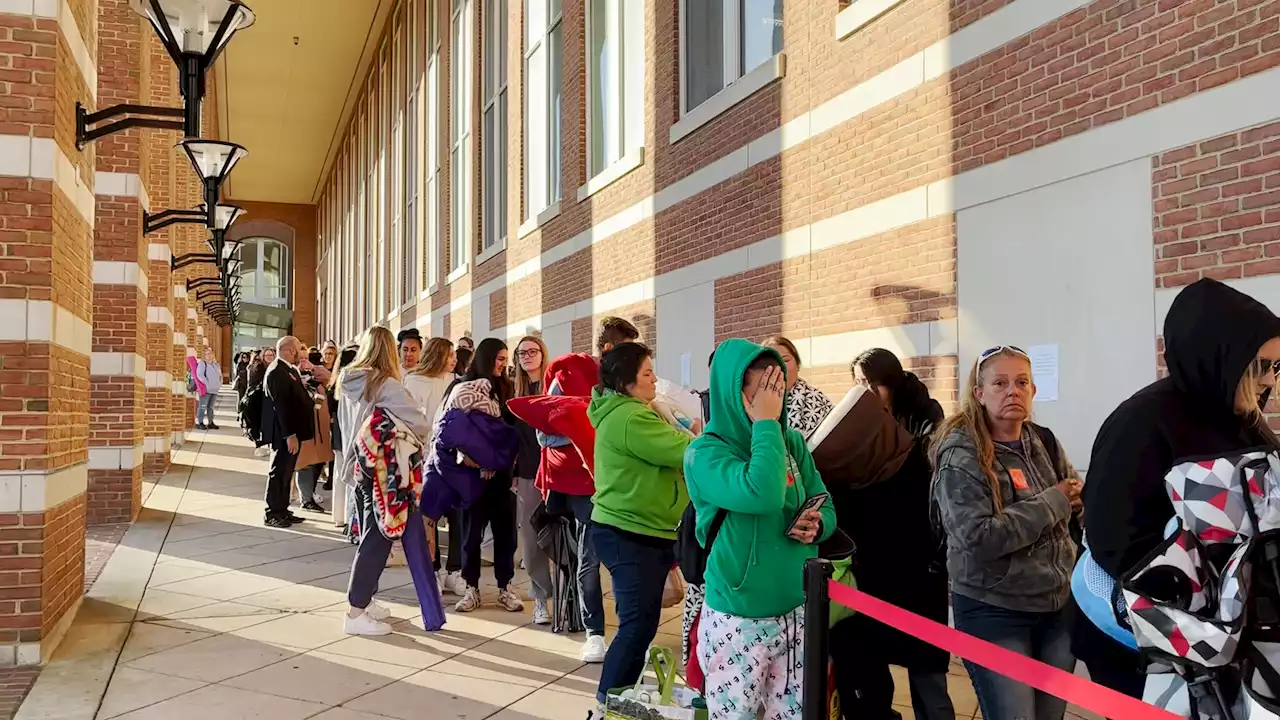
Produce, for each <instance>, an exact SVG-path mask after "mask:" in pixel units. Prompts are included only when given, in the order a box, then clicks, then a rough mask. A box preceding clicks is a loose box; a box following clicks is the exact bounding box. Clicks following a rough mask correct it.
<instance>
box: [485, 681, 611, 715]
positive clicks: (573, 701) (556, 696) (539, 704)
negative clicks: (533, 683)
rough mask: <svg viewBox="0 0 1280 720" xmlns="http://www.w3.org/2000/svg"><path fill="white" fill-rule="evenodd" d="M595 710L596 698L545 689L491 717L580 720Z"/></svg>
mask: <svg viewBox="0 0 1280 720" xmlns="http://www.w3.org/2000/svg"><path fill="white" fill-rule="evenodd" d="M595 708H596V701H595V698H594V697H584V696H582V695H578V694H574V693H566V692H560V691H559V690H556V689H554V688H544V689H542V690H537V691H535V692H534V693H532V694H530V695H527V696H525V697H523V698H521V699H520V700H518V701H516V702H515V703H514V704H512V705H511V706H509V707H507V708H505V709H503V710H500V711H498V713H497V714H496V715H491V716H490V720H566V719H573V720H578V719H579V718H584V717H586V716H587V713H588V712H590V711H592V710H594V709H595Z"/></svg>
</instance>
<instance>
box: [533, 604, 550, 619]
mask: <svg viewBox="0 0 1280 720" xmlns="http://www.w3.org/2000/svg"><path fill="white" fill-rule="evenodd" d="M533 624H534V625H550V624H551V613H550V612H549V611H548V610H547V601H546V600H535V601H533Z"/></svg>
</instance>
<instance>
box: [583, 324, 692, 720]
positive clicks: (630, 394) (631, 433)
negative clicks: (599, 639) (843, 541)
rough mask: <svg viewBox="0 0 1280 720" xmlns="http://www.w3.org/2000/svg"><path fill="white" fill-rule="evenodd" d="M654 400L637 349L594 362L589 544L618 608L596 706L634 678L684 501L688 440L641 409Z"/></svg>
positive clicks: (647, 367)
mask: <svg viewBox="0 0 1280 720" xmlns="http://www.w3.org/2000/svg"><path fill="white" fill-rule="evenodd" d="M656 396H657V378H656V377H655V376H654V374H653V358H652V357H651V355H650V352H649V349H648V348H647V347H645V346H644V345H641V344H640V343H622V344H620V345H616V346H614V347H613V349H611V350H609V351H608V352H606V353H605V354H604V357H602V358H601V359H600V384H599V385H598V386H596V388H595V390H593V391H592V393H591V405H590V406H589V407H588V408H587V416H588V417H589V418H590V420H591V425H592V426H593V427H594V428H595V429H596V445H595V480H596V493H595V496H594V497H593V502H594V503H595V509H594V510H593V511H592V513H591V541H592V542H593V543H594V545H595V549H596V554H597V555H598V556H599V557H600V562H602V563H604V565H605V567H607V568H608V569H609V577H610V578H612V580H613V598H614V603H615V604H616V606H617V611H618V634H617V635H616V636H615V637H614V639H613V644H612V645H610V646H609V652H608V653H607V654H606V655H605V658H604V667H603V668H601V672H600V686H599V688H598V689H597V691H596V700H597V701H599V702H600V703H604V701H605V697H606V696H607V695H608V693H609V691H610V690H612V689H614V688H617V687H622V686H631V685H634V684H635V682H636V680H638V679H640V673H641V672H642V671H643V670H644V663H645V656H646V654H647V653H648V650H649V643H651V642H653V638H654V636H655V635H657V633H658V624H659V621H660V620H661V615H662V590H663V586H664V584H665V581H666V578H667V573H669V572H670V571H671V568H672V566H674V564H675V542H676V526H677V525H678V524H679V523H680V516H681V515H682V514H683V513H684V509H685V507H687V506H688V504H689V494H688V492H687V491H686V490H685V486H684V478H683V477H682V476H681V471H680V469H681V467H682V466H683V464H684V451H685V449H686V448H687V447H688V446H689V436H688V435H685V434H684V433H682V432H680V431H678V430H676V429H675V428H674V427H672V426H671V425H669V424H667V421H666V420H663V419H662V417H661V416H660V415H658V413H656V412H654V410H653V408H651V407H650V406H649V403H651V402H653V399H654V397H656ZM600 714H601V715H603V713H600Z"/></svg>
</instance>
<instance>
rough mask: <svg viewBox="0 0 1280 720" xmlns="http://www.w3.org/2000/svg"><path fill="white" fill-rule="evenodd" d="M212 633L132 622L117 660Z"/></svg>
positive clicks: (143, 654) (139, 655)
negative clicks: (127, 637)
mask: <svg viewBox="0 0 1280 720" xmlns="http://www.w3.org/2000/svg"><path fill="white" fill-rule="evenodd" d="M212 635H213V633H211V632H206V631H202V630H196V629H193V628H175V627H169V626H166V625H154V624H151V623H134V624H133V628H132V629H131V630H130V631H129V639H128V640H126V641H125V643H124V650H122V651H121V652H120V660H119V662H129V661H130V660H137V659H138V658H140V657H143V656H146V655H150V654H151V653H155V652H160V651H161V650H168V649H169V648H175V647H178V646H180V645H186V644H188V643H193V642H195V641H197V640H203V639H205V638H207V637H212Z"/></svg>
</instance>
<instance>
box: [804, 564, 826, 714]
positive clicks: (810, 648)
mask: <svg viewBox="0 0 1280 720" xmlns="http://www.w3.org/2000/svg"><path fill="white" fill-rule="evenodd" d="M831 575H832V567H831V563H830V562H828V561H826V560H823V559H822V558H813V559H811V560H809V561H807V562H806V563H805V564H804V688H803V689H802V692H801V695H800V703H801V704H800V707H801V708H802V709H803V715H802V717H803V718H804V720H825V718H826V715H827V657H828V652H827V626H828V625H830V624H831V596H830V595H828V594H827V581H828V580H830V579H831Z"/></svg>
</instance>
